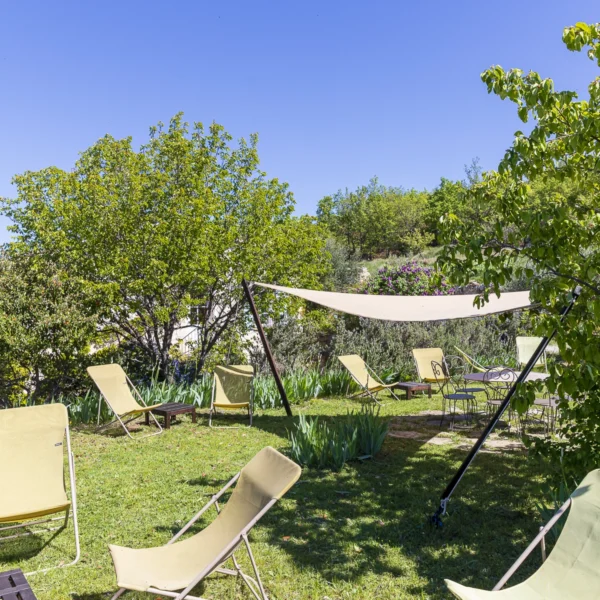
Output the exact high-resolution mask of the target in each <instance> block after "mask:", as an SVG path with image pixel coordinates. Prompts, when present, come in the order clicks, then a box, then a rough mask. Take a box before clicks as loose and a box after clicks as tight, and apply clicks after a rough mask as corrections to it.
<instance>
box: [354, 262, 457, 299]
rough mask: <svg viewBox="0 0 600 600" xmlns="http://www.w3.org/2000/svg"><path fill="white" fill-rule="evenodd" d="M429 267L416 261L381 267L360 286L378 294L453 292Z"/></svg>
mask: <svg viewBox="0 0 600 600" xmlns="http://www.w3.org/2000/svg"><path fill="white" fill-rule="evenodd" d="M437 275H438V273H436V272H435V271H434V270H433V269H431V268H430V267H421V266H420V265H418V264H417V263H416V262H409V263H407V264H405V265H403V266H401V267H398V268H391V267H382V268H381V269H379V271H378V273H377V275H376V276H375V277H372V278H371V279H370V280H369V281H368V282H367V283H365V284H364V285H363V287H362V288H361V290H360V291H361V292H363V293H365V294H378V295H380V296H447V295H449V294H454V292H455V289H454V288H452V287H450V285H449V284H448V283H447V282H446V280H445V278H444V277H443V276H442V277H441V279H440V278H439V277H438V276H437Z"/></svg>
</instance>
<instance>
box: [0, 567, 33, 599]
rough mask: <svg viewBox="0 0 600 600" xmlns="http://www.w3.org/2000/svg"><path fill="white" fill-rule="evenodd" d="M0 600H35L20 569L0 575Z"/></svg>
mask: <svg viewBox="0 0 600 600" xmlns="http://www.w3.org/2000/svg"><path fill="white" fill-rule="evenodd" d="M0 600H37V598H36V597H35V595H34V593H33V592H32V591H31V588H30V587H29V584H28V583H27V579H25V575H23V571H21V569H16V570H15V571H5V572H4V573H0Z"/></svg>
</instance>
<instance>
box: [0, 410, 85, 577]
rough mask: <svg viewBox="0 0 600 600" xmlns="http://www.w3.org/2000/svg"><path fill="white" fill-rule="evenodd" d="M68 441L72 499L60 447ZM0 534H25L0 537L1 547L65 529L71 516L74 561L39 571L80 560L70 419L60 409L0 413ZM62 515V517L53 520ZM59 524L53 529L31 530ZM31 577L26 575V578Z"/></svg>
mask: <svg viewBox="0 0 600 600" xmlns="http://www.w3.org/2000/svg"><path fill="white" fill-rule="evenodd" d="M65 438H66V441H67V457H68V462H69V481H70V484H71V499H70V500H69V498H68V496H67V492H66V489H65V459H64V449H65V446H64V441H65ZM0 456H1V457H2V459H1V461H0V481H1V482H2V487H1V491H0V523H2V524H4V523H9V524H10V525H7V526H3V527H0V531H7V530H16V529H19V528H27V531H26V532H25V533H17V534H14V535H6V536H4V535H3V536H2V537H0V541H1V542H5V541H7V540H10V539H14V538H18V537H23V536H27V535H35V534H37V533H43V532H46V531H56V532H57V533H55V534H54V535H58V533H59V532H60V531H61V530H63V529H65V528H66V527H67V525H68V521H69V513H70V512H71V510H72V511H73V528H74V532H75V548H76V554H75V560H73V562H70V563H69V564H66V565H59V566H56V567H51V568H49V569H42V570H41V571H34V572H35V573H41V572H45V571H50V570H51V569H57V568H59V567H70V566H72V565H74V564H75V563H76V562H77V561H78V560H79V556H80V546H79V525H78V522H77V491H76V487H75V466H74V462H73V453H72V452H71V436H70V434H69V417H68V415H67V409H66V408H65V406H64V405H63V404H43V405H41V406H30V407H25V408H9V409H5V410H0ZM61 512H64V513H65V516H64V517H62V516H60V517H56V516H52V515H56V514H57V513H61ZM54 521H63V523H62V524H61V525H60V526H58V527H48V526H46V527H41V528H35V529H34V530H31V529H29V528H30V527H34V526H38V525H44V524H46V523H50V524H51V523H53V522H54ZM31 574H32V573H28V575H31Z"/></svg>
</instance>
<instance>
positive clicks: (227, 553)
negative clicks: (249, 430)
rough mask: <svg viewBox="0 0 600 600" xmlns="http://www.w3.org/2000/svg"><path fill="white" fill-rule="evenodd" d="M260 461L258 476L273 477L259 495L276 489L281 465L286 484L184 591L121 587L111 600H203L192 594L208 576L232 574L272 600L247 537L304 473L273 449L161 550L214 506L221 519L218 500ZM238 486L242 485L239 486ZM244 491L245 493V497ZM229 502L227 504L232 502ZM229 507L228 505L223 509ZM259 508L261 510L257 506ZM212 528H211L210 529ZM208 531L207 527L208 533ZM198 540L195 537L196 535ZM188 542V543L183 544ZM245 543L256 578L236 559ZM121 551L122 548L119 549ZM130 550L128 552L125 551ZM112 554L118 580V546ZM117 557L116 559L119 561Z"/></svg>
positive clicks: (266, 450) (262, 454)
mask: <svg viewBox="0 0 600 600" xmlns="http://www.w3.org/2000/svg"><path fill="white" fill-rule="evenodd" d="M255 461H257V463H258V467H259V468H258V469H257V468H256V467H255V473H256V472H257V471H258V472H260V473H261V475H262V476H263V477H265V478H271V482H270V483H269V484H268V485H266V486H265V488H264V489H263V490H262V491H261V492H260V493H263V494H264V493H267V494H268V492H267V491H266V490H267V489H268V488H269V487H270V488H271V489H272V488H273V487H274V486H273V485H272V482H273V480H276V479H277V475H278V473H277V467H278V466H279V465H280V464H281V465H283V468H284V469H285V471H286V472H285V473H284V475H283V477H282V479H283V482H284V485H283V486H282V487H281V489H279V490H278V491H277V493H276V494H274V495H273V497H271V498H270V500H268V501H267V502H265V504H264V506H263V507H262V508H260V510H258V512H257V514H255V515H254V517H252V518H251V519H249V520H248V522H247V523H246V524H245V525H244V526H243V527H242V528H241V529H240V530H239V532H237V533H235V534H233V535H231V540H230V541H229V542H228V543H227V545H226V546H225V547H224V548H223V549H222V550H221V551H220V552H218V554H217V555H216V556H215V557H214V558H213V559H212V560H211V561H210V562H209V564H207V565H205V566H204V568H202V570H201V571H200V572H199V573H198V574H197V575H196V576H195V577H193V579H192V580H191V581H190V582H189V583H188V584H187V585H186V586H185V588H183V589H182V590H181V591H172V590H164V589H160V588H158V587H154V586H152V585H150V586H148V587H147V588H146V589H141V588H139V587H137V586H136V587H133V586H131V587H121V588H119V590H118V591H117V592H116V593H115V594H114V596H113V597H112V598H111V600H116V599H117V598H119V597H121V596H122V595H123V594H124V593H125V592H127V591H128V590H135V591H142V592H147V593H150V594H159V595H161V596H166V597H169V598H175V599H176V600H184V599H186V600H204V599H203V598H200V597H198V596H192V595H190V593H191V591H192V590H193V589H194V588H195V587H196V586H197V585H198V584H199V583H200V582H201V581H202V580H203V579H205V578H206V577H208V576H209V575H210V574H212V573H221V574H224V575H233V576H236V577H241V578H242V580H243V581H244V583H245V584H246V586H247V587H248V589H249V590H250V592H251V593H252V594H253V596H254V597H255V598H256V599H257V600H269V599H268V596H267V593H266V591H265V588H264V585H263V583H262V580H261V578H260V573H259V570H258V566H257V565H256V561H255V559H254V555H253V553H252V548H251V547H250V542H249V540H248V534H249V532H250V530H251V529H252V528H253V527H254V525H255V524H256V523H257V522H258V521H259V520H260V519H261V518H262V517H263V516H264V515H265V514H266V513H267V512H268V511H269V510H270V508H271V507H272V506H273V505H274V504H275V503H276V502H277V501H278V500H279V499H280V498H281V497H282V496H283V495H285V493H286V492H287V491H288V490H289V489H290V488H291V487H292V486H293V485H294V484H295V483H296V481H297V480H298V478H299V477H300V474H301V469H300V467H299V466H298V465H296V464H295V463H294V462H293V461H291V460H290V459H288V458H286V457H284V456H283V455H282V454H280V453H279V452H277V450H274V449H273V448H271V447H266V448H263V450H261V451H260V452H259V453H258V454H257V455H256V456H255V457H254V458H253V459H252V460H251V461H250V462H249V463H248V465H246V467H244V469H242V470H241V471H240V472H239V473H237V474H236V475H234V476H233V477H232V478H231V479H230V480H229V481H228V482H227V483H226V484H225V485H224V486H223V487H222V488H221V490H219V492H217V493H216V494H215V495H214V496H212V498H211V499H210V501H209V502H208V503H207V504H206V505H205V506H204V507H203V508H202V509H201V510H200V511H199V512H197V513H196V514H195V515H194V516H193V517H192V518H191V519H190V520H189V521H188V522H187V523H186V524H185V525H184V526H183V527H182V528H181V529H180V530H179V532H177V533H176V534H175V535H174V536H173V537H172V538H171V539H170V540H169V542H168V543H167V544H166V546H164V547H162V549H166V547H168V546H170V545H171V544H173V543H175V542H177V541H178V540H179V538H181V536H183V535H184V534H185V533H186V532H187V531H188V530H189V529H190V528H191V527H192V525H194V523H196V522H197V521H198V519H199V518H200V517H201V516H202V515H203V514H204V513H205V512H206V511H207V510H208V509H209V508H210V507H211V506H214V507H215V509H216V512H217V518H220V516H221V515H222V510H221V508H220V506H219V499H220V498H221V497H222V496H223V494H224V493H225V492H226V491H227V490H228V489H230V488H231V487H232V486H233V485H234V484H235V483H237V482H239V481H241V478H242V475H243V473H244V471H245V469H248V467H250V466H251V465H252V463H253V462H255ZM238 486H239V483H238ZM238 486H236V488H235V489H234V491H233V493H232V495H231V497H230V499H229V501H231V499H232V498H233V496H234V494H235V493H236V491H237V487H238ZM243 493H244V492H242V494H243ZM229 501H228V502H229ZM225 508H227V504H226V505H225V507H224V509H225ZM257 508H258V507H257ZM208 527H210V525H209V526H208ZM208 527H207V528H205V530H203V531H206V530H207V529H208ZM202 533H203V532H200V533H199V534H196V536H198V535H201V534H202ZM194 537H195V536H194ZM183 543H185V542H183ZM242 544H244V546H245V548H246V551H247V552H248V557H249V558H250V563H251V564H252V570H253V572H254V577H251V576H250V575H248V574H247V573H245V572H244V571H243V570H242V567H241V566H240V564H239V562H238V561H237V559H236V557H235V552H236V550H237V549H238V547H239V546H241V545H242ZM116 550H119V548H116ZM126 550H127V549H126ZM111 553H112V554H113V561H114V562H115V570H117V578H118V568H117V564H118V554H117V555H115V547H114V546H111ZM116 557H117V558H116ZM229 559H231V561H232V562H233V566H234V569H228V568H224V567H223V564H224V563H225V562H226V561H228V560H229Z"/></svg>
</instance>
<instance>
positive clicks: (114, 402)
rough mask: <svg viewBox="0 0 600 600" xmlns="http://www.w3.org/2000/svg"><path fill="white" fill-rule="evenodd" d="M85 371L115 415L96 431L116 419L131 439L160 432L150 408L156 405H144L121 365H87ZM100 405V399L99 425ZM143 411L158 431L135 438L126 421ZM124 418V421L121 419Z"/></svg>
mask: <svg viewBox="0 0 600 600" xmlns="http://www.w3.org/2000/svg"><path fill="white" fill-rule="evenodd" d="M87 372H88V373H89V376H90V377H91V378H92V379H93V380H94V383H95V384H96V385H97V386H98V389H99V390H100V394H101V395H102V398H104V400H105V401H106V404H108V407H109V408H110V410H111V411H112V412H113V414H114V415H115V419H114V420H113V421H111V422H110V423H107V424H106V425H102V427H98V429H97V431H101V430H102V429H106V428H107V427H110V426H111V425H112V424H113V423H115V422H116V421H119V423H120V424H121V426H122V427H123V429H124V430H125V433H126V434H127V435H128V436H129V437H130V438H131V439H132V440H133V439H136V440H141V439H143V438H147V437H150V436H152V435H159V434H160V433H162V431H163V429H162V427H161V426H160V423H159V422H158V420H157V419H156V417H155V416H154V415H153V414H152V412H150V411H152V409H153V408H155V407H156V406H160V405H158V404H157V405H155V406H146V403H145V402H144V399H143V398H142V396H141V395H140V393H139V392H138V391H137V390H136V389H135V386H134V385H133V383H131V380H130V379H129V377H127V375H126V374H125V371H123V368H122V367H121V365H117V364H110V365H98V366H95V367H88V368H87ZM132 391H133V393H134V394H135V395H136V396H137V397H138V399H139V401H140V402H141V404H139V403H138V402H137V400H136V399H135V398H134V397H133V394H132ZM101 406H102V401H100V402H98V425H100V408H101ZM144 413H149V414H150V416H151V417H152V419H153V420H154V422H155V423H156V426H157V427H158V431H157V432H155V433H148V434H146V435H142V436H136V437H135V438H134V437H133V436H132V435H131V433H130V432H129V429H127V423H130V422H131V421H134V420H135V419H137V418H138V417H139V416H140V415H142V414H144ZM123 419H125V421H124V420H123Z"/></svg>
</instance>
